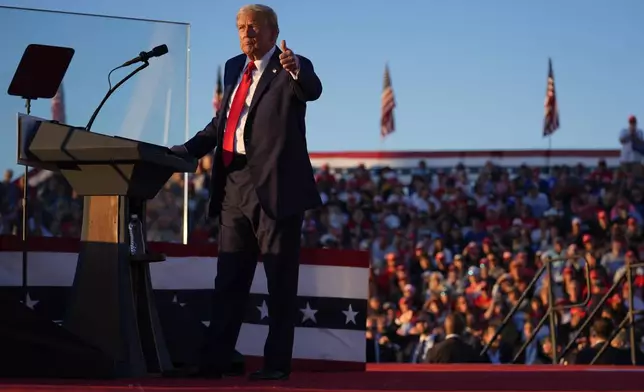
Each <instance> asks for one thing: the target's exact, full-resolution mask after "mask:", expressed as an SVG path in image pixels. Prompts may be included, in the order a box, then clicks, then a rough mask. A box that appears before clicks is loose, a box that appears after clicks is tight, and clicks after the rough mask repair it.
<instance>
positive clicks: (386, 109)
mask: <svg viewBox="0 0 644 392" xmlns="http://www.w3.org/2000/svg"><path fill="white" fill-rule="evenodd" d="M395 107H396V99H395V98H394V89H393V87H391V77H390V76H389V66H385V80H384V85H383V88H382V105H381V108H380V109H381V111H382V114H381V115H380V135H381V136H382V137H383V138H384V137H385V136H387V135H389V134H390V133H393V132H394V131H395V130H396V128H395V124H394V108H395Z"/></svg>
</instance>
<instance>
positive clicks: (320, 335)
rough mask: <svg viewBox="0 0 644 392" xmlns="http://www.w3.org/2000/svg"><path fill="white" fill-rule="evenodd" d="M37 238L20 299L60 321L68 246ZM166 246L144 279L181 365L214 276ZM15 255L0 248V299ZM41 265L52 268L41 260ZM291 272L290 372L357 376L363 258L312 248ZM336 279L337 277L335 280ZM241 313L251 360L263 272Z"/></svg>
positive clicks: (195, 345) (365, 274)
mask: <svg viewBox="0 0 644 392" xmlns="http://www.w3.org/2000/svg"><path fill="white" fill-rule="evenodd" d="M37 240H38V239H36V238H35V239H34V240H33V243H31V244H32V246H36V247H37V249H39V251H38V252H35V253H34V254H33V255H32V256H30V259H29V260H33V262H32V263H31V264H30V273H29V274H30V275H29V276H30V285H29V292H28V297H27V298H26V301H25V302H24V303H25V305H26V306H27V307H29V308H31V309H32V310H34V311H35V312H37V313H38V314H39V315H41V316H42V317H49V320H52V321H54V322H56V323H61V322H62V321H61V320H63V319H64V318H65V313H66V311H65V308H66V305H67V301H66V298H68V296H69V293H70V291H71V286H72V285H73V282H74V275H75V273H76V260H77V255H76V254H75V253H74V252H76V250H75V248H74V246H71V247H69V248H61V247H60V246H58V247H55V249H46V248H43V247H42V246H39V245H36V243H37V242H36V241H37ZM72 245H73V243H72ZM167 245H169V246H167ZM172 245H173V244H165V243H156V246H157V249H155V251H163V253H164V254H167V255H168V260H169V262H167V263H155V264H157V265H154V266H150V276H151V279H152V284H153V286H154V294H155V300H156V303H157V306H158V311H159V319H160V322H161V325H162V328H163V334H164V335H165V339H166V341H167V344H168V349H169V351H170V355H171V356H172V358H173V360H174V362H183V363H186V362H188V363H189V362H190V361H191V360H192V355H194V352H196V351H198V349H199V345H200V343H201V342H200V337H201V336H203V334H204V333H205V330H206V328H207V327H208V326H209V325H210V321H211V314H210V309H211V301H212V289H213V288H214V285H213V279H212V277H213V276H214V274H215V273H216V271H217V258H216V257H215V258H208V259H207V258H195V257H189V256H188V257H184V256H182V255H177V254H176V253H175V254H174V255H173V251H171V249H175V250H174V252H176V249H177V248H176V247H172ZM159 247H160V248H159ZM189 249H190V248H189V247H186V250H182V251H183V252H184V253H185V252H186V251H187V252H188V253H190V250H189ZM19 252H20V248H19V245H16V246H15V248H13V249H11V248H6V247H5V248H3V249H0V259H2V260H3V262H4V261H5V260H6V261H7V262H8V263H9V264H7V271H8V272H7V273H4V274H0V297H2V298H12V297H15V298H19V296H20V295H21V291H20V290H22V288H21V287H20V286H19V285H18V286H16V285H14V284H13V283H11V282H16V281H18V282H19V281H20V268H18V267H19V266H18V265H15V266H14V264H16V263H18V264H19V263H20V260H19V259H20V258H19V257H15V256H17V255H18V254H19ZM213 254H215V251H214V249H213ZM323 258H324V260H323ZM14 260H15V261H16V263H13V261H14ZM45 260H47V261H50V260H51V261H53V263H50V262H47V263H43V262H41V261H45ZM5 264H6V263H5ZM53 271H56V272H55V273H54V272H53ZM299 271H300V272H299V274H300V275H299V276H300V285H299V287H298V297H297V308H298V311H297V315H298V318H297V320H295V336H294V340H295V346H294V348H293V359H294V361H293V363H294V367H305V366H306V367H310V370H317V371H320V370H325V369H328V368H338V366H341V367H342V368H343V369H349V370H360V371H364V364H365V362H366V355H367V341H366V339H365V333H366V325H367V301H368V295H369V293H368V288H367V285H365V284H361V283H362V282H366V281H367V280H368V279H369V269H368V260H367V259H366V258H365V256H364V255H353V254H349V255H345V254H344V253H342V252H340V253H337V254H334V255H333V256H326V258H325V256H323V255H321V253H320V251H318V250H304V251H302V254H301V265H300V270H299ZM3 272H4V271H3ZM338 276H342V277H343V279H337V277H338ZM32 282H37V283H32ZM318 282H325V284H318ZM36 284H37V285H36ZM23 296H24V295H23ZM240 306H244V305H240ZM244 307H245V309H244V320H243V325H242V328H241V331H240V334H239V338H238V339H237V345H236V349H237V351H238V352H240V353H241V354H243V355H245V356H248V357H254V358H259V357H262V356H263V353H264V342H265V340H266V336H267V334H268V325H269V321H270V317H271V309H269V304H268V289H267V282H266V277H265V275H264V274H263V273H261V272H257V273H256V274H255V277H254V279H253V282H252V284H251V288H250V296H249V298H248V300H247V301H246V304H245V306H244ZM215 322H216V321H215Z"/></svg>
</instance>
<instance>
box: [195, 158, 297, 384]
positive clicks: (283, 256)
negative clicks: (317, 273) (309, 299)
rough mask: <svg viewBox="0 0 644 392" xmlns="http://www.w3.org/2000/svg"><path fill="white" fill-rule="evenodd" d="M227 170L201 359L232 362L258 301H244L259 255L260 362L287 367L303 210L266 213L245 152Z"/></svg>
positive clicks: (210, 364) (220, 364)
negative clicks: (263, 312) (263, 317)
mask: <svg viewBox="0 0 644 392" xmlns="http://www.w3.org/2000/svg"><path fill="white" fill-rule="evenodd" d="M226 171H227V173H226V185H225V188H224V193H225V194H224V196H223V202H222V206H221V213H220V215H219V219H220V232H219V256H218V261H217V276H216V278H215V289H214V294H213V301H212V315H211V322H210V325H209V327H208V331H207V333H206V341H205V344H204V349H203V352H202V359H201V365H202V368H205V369H207V370H214V371H226V370H227V368H228V367H229V366H230V364H231V362H232V359H233V355H234V351H235V345H236V342H237V338H238V337H239V332H240V328H241V325H242V323H243V322H244V316H245V314H246V309H247V308H252V309H255V306H260V305H261V301H259V302H260V303H257V304H254V306H247V302H248V299H249V293H250V289H251V284H252V282H253V277H254V275H255V268H256V266H257V261H258V259H261V261H262V264H263V266H264V271H265V273H266V280H267V283H268V300H267V305H268V337H267V338H266V343H265V345H264V368H265V369H266V370H278V371H284V372H290V370H291V359H292V355H293V339H294V333H295V323H296V320H297V314H298V313H297V309H298V307H297V287H298V276H299V254H300V236H301V231H302V214H298V215H297V216H291V217H287V218H285V219H279V220H275V219H272V218H270V217H268V216H267V215H266V214H265V213H264V211H263V210H262V207H261V205H260V202H259V199H258V197H257V192H256V189H255V186H254V184H253V181H252V177H251V172H250V169H249V168H248V165H247V164H246V158H245V156H243V155H236V156H235V158H234V159H233V163H232V164H231V165H230V166H229V167H228V168H227V169H226ZM253 314H254V313H253ZM242 354H243V353H242Z"/></svg>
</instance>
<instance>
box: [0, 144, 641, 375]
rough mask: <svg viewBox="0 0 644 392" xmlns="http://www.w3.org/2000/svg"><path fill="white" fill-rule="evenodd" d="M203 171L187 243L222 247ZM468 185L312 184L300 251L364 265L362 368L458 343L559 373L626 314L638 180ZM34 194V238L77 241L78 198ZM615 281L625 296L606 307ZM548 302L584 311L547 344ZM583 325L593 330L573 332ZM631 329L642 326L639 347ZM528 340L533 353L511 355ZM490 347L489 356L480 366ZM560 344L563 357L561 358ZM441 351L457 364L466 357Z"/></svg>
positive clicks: (6, 209) (14, 190)
mask: <svg viewBox="0 0 644 392" xmlns="http://www.w3.org/2000/svg"><path fill="white" fill-rule="evenodd" d="M211 165H212V158H211V157H210V156H206V157H205V158H204V159H202V160H201V162H200V165H199V169H198V171H197V173H196V174H194V175H191V176H190V183H189V196H190V199H189V200H190V202H189V222H190V236H189V242H192V243H198V242H213V241H215V240H216V238H217V227H216V223H213V222H207V221H206V220H205V219H204V218H205V215H206V210H205V209H206V206H207V200H208V189H209V174H208V173H209V171H210V167H211ZM468 173H469V172H468V170H467V168H465V167H464V166H463V165H458V166H457V167H456V168H454V169H451V170H430V169H428V168H427V167H426V165H425V163H424V162H420V164H419V165H418V167H417V168H415V169H414V170H413V172H412V175H411V179H410V181H401V177H400V176H399V174H398V172H397V171H396V170H393V169H389V168H383V169H380V170H377V171H374V170H369V169H367V168H366V167H364V166H360V167H357V168H355V169H354V170H351V171H350V173H349V174H345V175H344V176H339V175H336V174H334V173H333V172H332V170H331V168H329V167H327V166H325V167H322V168H319V170H318V173H317V176H316V180H317V183H318V186H319V190H320V194H321V195H322V199H323V202H324V207H322V208H320V209H318V210H315V211H309V212H307V214H306V215H305V218H304V221H303V226H302V229H303V231H302V244H303V246H306V247H326V248H340V249H362V250H367V251H369V252H370V257H371V279H370V296H371V298H370V301H369V305H368V318H367V332H366V334H367V341H368V360H369V361H378V362H441V361H444V360H445V359H444V358H445V357H446V354H445V352H444V350H443V351H441V350H440V347H441V344H442V345H443V346H444V345H445V344H446V343H448V340H449V338H450V337H454V336H459V338H458V340H459V341H461V342H465V343H464V344H465V345H466V346H467V347H468V348H471V349H472V355H471V356H470V357H469V360H468V361H470V362H478V361H483V362H492V363H510V362H513V361H514V359H515V358H514V357H515V356H516V357H517V361H518V362H519V363H528V364H534V363H552V355H553V352H555V350H556V352H557V353H558V354H559V355H558V356H559V357H561V354H565V355H563V359H562V361H563V362H567V363H572V362H573V361H574V362H577V363H579V362H580V361H582V360H581V359H580V358H581V357H583V355H581V354H579V355H578V354H576V353H577V352H579V350H582V349H583V348H584V347H589V346H591V345H592V344H595V343H597V342H601V341H602V339H603V340H606V339H607V338H608V337H609V336H608V335H610V334H611V331H613V330H614V329H615V328H616V326H617V324H618V323H619V322H620V321H621V320H622V319H623V317H624V316H625V315H626V312H627V309H628V306H629V302H628V300H627V298H628V286H627V285H626V284H624V283H623V279H622V276H623V275H624V274H625V271H626V266H628V265H629V263H636V262H638V260H639V259H640V257H641V256H642V255H643V252H644V232H643V231H642V227H643V226H642V225H643V223H644V188H643V187H642V185H641V180H642V178H643V177H642V176H643V175H644V170H643V167H642V166H641V165H639V164H635V165H624V166H623V167H620V168H617V169H614V168H608V167H607V165H606V163H605V162H604V161H599V163H598V164H597V166H596V167H594V168H585V167H583V166H582V165H578V166H575V167H565V166H563V167H553V168H551V169H546V168H530V167H527V166H525V165H524V166H522V167H520V168H518V169H517V170H513V174H510V172H509V171H508V170H507V169H506V168H503V167H499V166H495V165H493V164H492V163H488V164H487V165H486V166H485V167H483V168H480V169H479V170H478V175H477V176H476V177H475V178H472V176H471V175H470V174H468ZM183 179H184V177H183V175H176V176H174V177H172V179H171V180H170V181H169V182H168V183H167V185H166V186H165V188H164V189H163V190H162V191H161V192H160V193H159V195H158V196H157V197H156V198H155V199H154V200H152V201H151V202H149V204H148V217H147V218H148V232H149V233H148V234H149V238H148V239H149V240H151V241H169V242H178V241H180V240H181V224H182V220H181V219H180V217H181V216H182V213H183V185H184V184H183ZM22 186H23V182H22V180H20V179H18V180H15V179H14V178H13V173H12V172H11V171H7V172H6V173H5V178H4V181H3V184H2V187H0V190H1V195H2V207H1V210H0V213H1V215H2V227H1V230H2V233H3V234H11V233H13V234H17V233H19V230H20V227H21V201H20V199H21V197H22ZM29 192H30V203H29V206H30V207H29V209H28V210H29V229H30V231H31V235H41V236H62V237H78V236H79V234H80V222H81V218H82V199H81V198H79V197H78V196H77V195H75V194H74V192H73V191H72V190H71V188H70V187H69V186H68V185H67V183H66V181H65V180H64V179H63V178H62V177H60V176H59V175H56V174H51V175H50V176H48V177H47V179H46V180H43V181H41V182H40V183H39V184H38V186H35V187H30V188H29ZM550 260H554V261H552V275H553V276H552V279H549V277H548V276H547V274H542V275H541V276H540V277H539V278H538V280H537V283H536V285H535V286H534V287H533V288H531V289H530V290H527V289H528V286H529V284H530V282H531V281H532V279H533V278H534V276H535V274H536V273H537V271H538V270H539V268H540V267H541V266H542V265H544V263H547V262H549V261H550ZM586 270H588V271H589V273H588V276H586ZM633 274H634V309H635V310H640V309H644V300H643V299H644V297H643V293H644V270H643V269H642V268H637V269H633ZM618 280H621V282H622V283H621V284H620V285H619V286H618V287H617V289H616V290H615V292H614V294H613V295H612V296H610V297H609V299H608V301H606V303H605V304H601V303H600V298H601V297H602V296H603V295H604V294H605V293H606V291H607V290H608V289H609V288H610V286H611V285H612V284H613V282H615V281H618ZM551 284H552V285H553V290H552V292H553V297H552V298H551V297H550V296H549V292H550V285H551ZM526 291H528V292H527V293H526V294H527V296H526V298H525V300H524V301H522V302H521V304H520V305H518V303H519V299H520V297H521V296H522V294H524V293H525V292H526ZM551 299H552V300H553V301H555V302H556V304H557V305H569V304H576V303H582V302H586V301H585V300H588V301H587V304H586V305H585V306H582V307H577V308H571V309H567V308H565V307H564V308H562V309H561V310H560V311H559V312H558V314H557V318H556V319H557V327H556V335H557V339H556V340H555V341H554V342H553V341H552V339H551V338H550V331H549V327H548V323H546V324H545V326H544V327H543V328H541V329H540V330H538V331H535V326H536V324H537V323H538V321H539V319H540V318H541V317H542V316H543V315H544V313H545V311H546V308H547V305H548V303H549V301H550V300H551ZM517 306H518V311H517V312H516V314H514V316H513V317H512V318H510V319H509V322H508V323H507V324H506V325H505V327H504V329H503V330H502V333H500V334H499V335H498V336H496V331H497V330H498V329H499V327H500V326H501V323H502V320H503V319H504V318H505V317H506V316H507V315H508V313H509V312H510V310H511V309H512V308H514V307H517ZM598 306H601V308H600V309H598V310H597V311H596V312H594V310H595V308H597V307H598ZM591 313H595V317H594V320H591V321H592V322H590V323H588V327H587V328H585V329H584V330H580V326H581V325H582V324H583V323H584V321H585V320H586V319H587V318H588V316H589V315H591ZM640 320H641V316H637V317H636V321H637V323H636V324H637V328H636V344H637V345H638V347H639V345H640V342H641V341H642V340H641V337H642V328H641V327H642V325H641V324H640ZM533 334H536V336H535V338H534V339H533V341H532V343H530V344H528V345H527V348H526V349H525V350H524V351H523V353H519V352H518V351H519V350H518V349H519V347H521V346H522V345H523V343H524V342H526V341H527V339H529V338H530V337H531V336H532V335H533ZM571 342H572V343H571ZM553 343H556V344H553ZM612 344H613V345H614V346H615V348H614V350H618V351H619V350H623V349H624V348H625V347H627V346H628V345H629V344H630V340H629V336H628V334H627V330H626V329H625V330H622V331H620V332H619V333H617V337H616V338H615V339H614V340H613V343H612ZM485 345H489V349H488V350H487V352H486V353H485V354H483V355H481V354H480V350H481V348H482V347H484V346H485ZM568 345H570V346H571V348H572V350H568V352H566V353H563V352H562V350H563V349H564V348H565V347H566V346H568ZM450 350H452V351H454V350H455V351H457V352H461V353H462V352H465V351H463V347H461V348H459V349H454V348H453V347H452V348H451V349H448V350H447V351H450ZM610 350H613V349H612V348H611V349H610ZM610 350H608V351H609V352H610ZM582 351H583V350H582ZM519 354H520V355H519ZM459 355H460V354H459ZM463 355H465V354H463ZM468 355H469V354H468ZM447 357H449V355H447ZM441 358H443V359H441ZM590 358H592V356H591V357H590ZM620 358H624V357H620ZM625 358H626V360H627V361H630V357H629V356H627V357H625ZM638 358H639V357H638ZM586 360H588V361H589V360H590V359H588V358H587V359H586ZM459 361H464V360H463V359H462V357H461V359H460V360H459Z"/></svg>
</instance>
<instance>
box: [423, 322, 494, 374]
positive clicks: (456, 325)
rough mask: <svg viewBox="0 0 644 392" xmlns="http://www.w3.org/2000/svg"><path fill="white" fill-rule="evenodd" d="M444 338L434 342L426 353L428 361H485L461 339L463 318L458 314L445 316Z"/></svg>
mask: <svg viewBox="0 0 644 392" xmlns="http://www.w3.org/2000/svg"><path fill="white" fill-rule="evenodd" d="M443 328H444V330H445V340H443V341H442V342H440V343H438V344H435V345H434V346H433V347H432V348H431V349H430V350H429V354H428V355H427V362H429V363H486V362H488V361H486V359H485V358H484V357H482V356H481V355H479V352H478V351H476V350H475V349H474V348H473V347H472V346H470V345H468V344H467V343H465V342H464V341H463V339H462V338H461V335H462V334H463V331H464V330H465V320H463V317H462V316H461V315H460V314H456V313H452V314H450V315H448V316H447V317H446V318H445V324H444V327H443Z"/></svg>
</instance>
